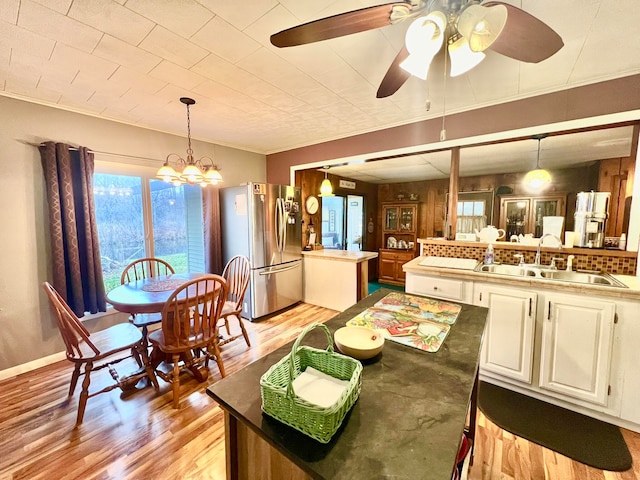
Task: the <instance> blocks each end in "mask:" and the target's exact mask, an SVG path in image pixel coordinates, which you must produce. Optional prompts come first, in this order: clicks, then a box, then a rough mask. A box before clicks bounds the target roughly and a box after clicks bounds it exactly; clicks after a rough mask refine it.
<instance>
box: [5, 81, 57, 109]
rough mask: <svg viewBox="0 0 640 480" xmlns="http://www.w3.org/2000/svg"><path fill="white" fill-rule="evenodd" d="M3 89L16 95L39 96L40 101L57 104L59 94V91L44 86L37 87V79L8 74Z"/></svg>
mask: <svg viewBox="0 0 640 480" xmlns="http://www.w3.org/2000/svg"><path fill="white" fill-rule="evenodd" d="M5 90H6V91H7V92H11V93H13V94H16V95H22V96H25V97H32V98H39V99H40V100H41V101H44V102H49V103H52V104H57V103H58V100H59V99H60V97H61V95H60V92H55V91H51V90H48V89H46V88H38V87H37V80H36V81H34V80H33V79H32V78H28V77H24V76H23V75H20V77H15V76H11V75H10V76H8V77H7V78H6V84H5Z"/></svg>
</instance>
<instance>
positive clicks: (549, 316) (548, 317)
mask: <svg viewBox="0 0 640 480" xmlns="http://www.w3.org/2000/svg"><path fill="white" fill-rule="evenodd" d="M547 320H551V302H549V311H548V312H547Z"/></svg>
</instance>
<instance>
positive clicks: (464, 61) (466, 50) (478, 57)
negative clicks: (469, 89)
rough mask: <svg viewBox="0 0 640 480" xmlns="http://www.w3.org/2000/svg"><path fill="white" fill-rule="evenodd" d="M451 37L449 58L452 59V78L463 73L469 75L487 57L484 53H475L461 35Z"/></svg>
mask: <svg viewBox="0 0 640 480" xmlns="http://www.w3.org/2000/svg"><path fill="white" fill-rule="evenodd" d="M456 36H457V37H458V38H457V39H456V38H455V36H454V37H451V39H450V40H449V42H448V43H449V45H448V47H447V48H448V50H449V58H450V59H451V72H450V75H451V76H452V77H457V76H459V75H462V74H463V73H467V72H468V71H469V70H471V69H472V68H474V67H476V66H477V65H478V64H479V63H480V62H482V60H484V58H485V57H486V55H485V54H484V53H482V52H474V51H473V50H471V48H470V47H469V42H467V39H466V38H465V37H462V36H460V34H457V35H456Z"/></svg>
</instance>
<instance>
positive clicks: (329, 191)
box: [320, 167, 333, 197]
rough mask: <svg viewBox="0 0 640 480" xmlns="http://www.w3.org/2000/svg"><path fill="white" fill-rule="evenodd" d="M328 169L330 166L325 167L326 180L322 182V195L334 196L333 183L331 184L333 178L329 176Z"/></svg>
mask: <svg viewBox="0 0 640 480" xmlns="http://www.w3.org/2000/svg"><path fill="white" fill-rule="evenodd" d="M328 171H329V167H324V180H322V184H320V196H321V197H333V185H331V180H329V178H328V177H327V172H328Z"/></svg>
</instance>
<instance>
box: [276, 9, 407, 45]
mask: <svg viewBox="0 0 640 480" xmlns="http://www.w3.org/2000/svg"><path fill="white" fill-rule="evenodd" d="M395 7H402V8H406V9H407V11H410V10H411V8H412V7H411V4H410V3H407V2H393V3H385V4H384V5H376V6H374V7H367V8H361V9H359V10H352V11H351V12H345V13H340V14H338V15H334V16H332V17H326V18H321V19H320V20H314V21H313V22H309V23H305V24H302V25H298V26H297V27H292V28H288V29H286V30H283V31H281V32H278V33H274V34H273V35H271V43H272V44H273V45H275V46H276V47H293V46H295V45H304V44H306V43H313V42H319V41H320V40H328V39H330V38H336V37H342V36H344V35H351V34H352V33H358V32H364V31H365V30H373V29H374V28H380V27H386V26H387V25H390V24H391V20H390V18H391V13H392V12H393V9H394V8H395Z"/></svg>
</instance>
